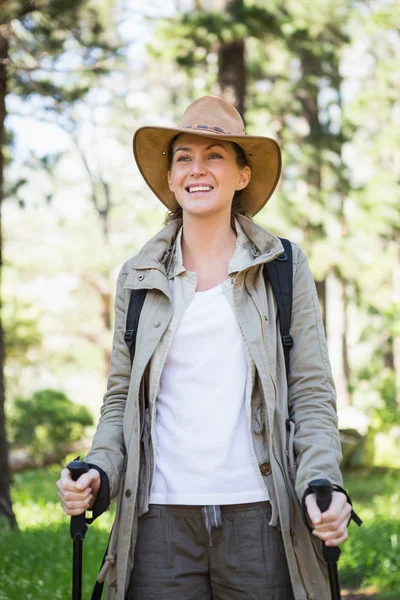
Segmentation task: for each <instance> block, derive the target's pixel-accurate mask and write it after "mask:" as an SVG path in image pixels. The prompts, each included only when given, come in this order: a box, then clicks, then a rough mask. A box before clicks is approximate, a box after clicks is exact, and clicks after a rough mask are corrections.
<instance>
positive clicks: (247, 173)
mask: <svg viewBox="0 0 400 600" xmlns="http://www.w3.org/2000/svg"><path fill="white" fill-rule="evenodd" d="M250 179H251V169H250V167H249V166H248V165H246V166H245V167H243V169H242V170H241V173H240V177H239V181H238V184H237V186H236V190H243V189H244V188H245V187H246V186H247V185H249V181H250Z"/></svg>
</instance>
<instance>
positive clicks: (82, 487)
mask: <svg viewBox="0 0 400 600" xmlns="http://www.w3.org/2000/svg"><path fill="white" fill-rule="evenodd" d="M100 481H101V480H100V473H99V472H98V471H97V470H96V469H89V471H88V472H87V473H84V474H83V475H81V476H80V477H79V479H77V480H76V481H74V480H73V479H72V477H71V473H70V472H69V470H68V469H63V470H62V471H61V476H60V479H59V480H58V481H57V483H56V485H57V488H58V497H59V498H60V500H61V506H62V508H63V510H64V512H65V513H66V514H67V515H69V516H71V517H76V516H77V515H81V514H82V513H83V512H85V510H90V509H91V508H93V505H94V503H95V501H96V498H97V494H98V492H99V489H100Z"/></svg>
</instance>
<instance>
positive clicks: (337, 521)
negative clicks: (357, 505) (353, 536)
mask: <svg viewBox="0 0 400 600" xmlns="http://www.w3.org/2000/svg"><path fill="white" fill-rule="evenodd" d="M306 507H307V512H308V516H309V518H310V520H311V522H312V524H313V526H314V530H313V535H315V536H316V537H318V538H319V539H320V540H322V541H324V542H325V543H326V545H327V546H339V544H342V543H343V542H345V541H346V540H347V538H348V534H347V525H348V523H349V519H350V514H351V506H350V504H349V503H348V502H347V498H346V496H345V495H344V494H343V493H342V492H333V493H332V501H331V504H330V506H329V508H328V510H327V511H325V512H324V513H321V511H320V510H319V508H318V506H317V501H316V496H315V494H310V495H309V496H307V497H306Z"/></svg>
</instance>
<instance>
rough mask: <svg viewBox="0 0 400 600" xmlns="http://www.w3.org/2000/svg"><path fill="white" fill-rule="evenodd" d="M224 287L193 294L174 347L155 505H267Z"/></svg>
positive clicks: (161, 402) (164, 397) (163, 405)
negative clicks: (259, 503)
mask: <svg viewBox="0 0 400 600" xmlns="http://www.w3.org/2000/svg"><path fill="white" fill-rule="evenodd" d="M222 287H223V284H221V285H219V286H217V287H215V288H212V289H210V290H207V291H205V292H196V293H195V294H194V297H193V299H192V301H191V302H190V303H189V305H188V307H187V308H186V310H185V312H184V314H183V317H182V318H181V321H180V323H179V324H178V326H177V328H176V331H175V335H174V337H173V339H172V342H171V344H170V346H169V350H168V353H167V356H166V359H165V363H164V368H163V371H162V375H161V380H160V387H159V391H158V394H157V399H156V424H155V434H156V440H157V443H156V460H155V472H154V480H153V488H152V493H151V498H150V502H151V503H154V504H189V505H193V504H195V505H208V504H240V503H247V502H258V501H262V500H268V498H269V497H268V492H267V490H266V487H265V485H264V483H263V480H262V477H261V475H260V473H259V468H258V464H257V461H256V458H255V453H254V449H253V448H252V440H251V435H250V423H249V419H248V417H247V415H246V406H245V399H246V381H247V375H248V364H247V359H246V352H245V348H244V344H243V339H242V335H241V332H240V328H239V325H238V323H237V319H236V317H235V315H234V313H233V310H232V308H231V305H230V303H229V302H228V300H227V298H226V295H225V294H224V293H223V290H222Z"/></svg>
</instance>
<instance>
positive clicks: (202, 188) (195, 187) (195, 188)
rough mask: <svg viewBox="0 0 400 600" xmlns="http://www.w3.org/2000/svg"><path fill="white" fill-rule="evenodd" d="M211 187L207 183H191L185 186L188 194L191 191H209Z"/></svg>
mask: <svg viewBox="0 0 400 600" xmlns="http://www.w3.org/2000/svg"><path fill="white" fill-rule="evenodd" d="M212 189H213V188H212V187H211V186H209V185H193V186H189V187H188V188H187V190H188V192H189V194H192V193H193V192H211V190H212Z"/></svg>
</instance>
